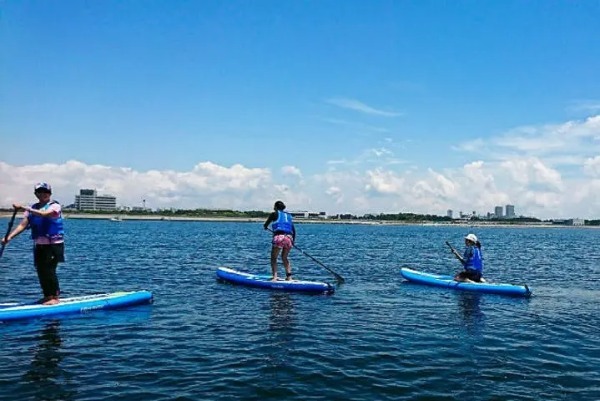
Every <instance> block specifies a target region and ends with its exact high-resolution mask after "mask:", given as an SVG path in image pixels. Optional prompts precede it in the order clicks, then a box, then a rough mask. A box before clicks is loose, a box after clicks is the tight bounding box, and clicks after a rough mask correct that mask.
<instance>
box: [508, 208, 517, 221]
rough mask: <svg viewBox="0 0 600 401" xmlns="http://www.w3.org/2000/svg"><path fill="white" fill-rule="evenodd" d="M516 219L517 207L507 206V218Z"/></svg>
mask: <svg viewBox="0 0 600 401" xmlns="http://www.w3.org/2000/svg"><path fill="white" fill-rule="evenodd" d="M515 217H516V216H515V205H506V218H507V219H514V218H515Z"/></svg>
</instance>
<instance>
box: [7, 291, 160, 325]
mask: <svg viewBox="0 0 600 401" xmlns="http://www.w3.org/2000/svg"><path fill="white" fill-rule="evenodd" d="M151 302H152V293H151V292H150V291H130V292H113V293H111V294H96V295H85V296H81V297H72V298H61V299H60V303H58V304H56V305H40V304H38V303H0V321H2V322H6V321H10V320H21V319H31V318H38V317H45V316H52V315H64V314H69V313H88V312H92V311H95V310H101V309H117V308H123V307H127V306H133V305H140V304H148V303H151Z"/></svg>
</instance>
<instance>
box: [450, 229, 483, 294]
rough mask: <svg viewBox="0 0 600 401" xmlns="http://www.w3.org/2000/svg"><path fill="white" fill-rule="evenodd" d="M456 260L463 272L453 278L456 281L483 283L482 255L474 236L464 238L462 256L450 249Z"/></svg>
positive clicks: (469, 235)
mask: <svg viewBox="0 0 600 401" xmlns="http://www.w3.org/2000/svg"><path fill="white" fill-rule="evenodd" d="M450 249H451V250H452V253H453V254H454V256H456V258H457V259H458V260H459V261H460V263H462V265H463V267H464V270H463V271H461V272H459V273H458V274H457V275H456V276H454V280H456V281H465V282H477V283H480V282H483V281H484V280H483V277H482V275H483V254H482V253H481V243H480V242H479V240H478V239H477V236H476V235H475V234H468V235H467V236H465V250H464V252H463V254H462V256H461V255H460V254H459V253H458V251H457V250H456V249H454V248H452V247H451V248H450Z"/></svg>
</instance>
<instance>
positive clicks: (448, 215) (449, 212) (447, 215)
mask: <svg viewBox="0 0 600 401" xmlns="http://www.w3.org/2000/svg"><path fill="white" fill-rule="evenodd" d="M453 214H454V213H453V212H452V209H448V211H447V212H446V217H450V218H452V215H453Z"/></svg>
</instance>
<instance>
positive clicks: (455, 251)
mask: <svg viewBox="0 0 600 401" xmlns="http://www.w3.org/2000/svg"><path fill="white" fill-rule="evenodd" d="M446 245H448V246H449V247H450V250H451V251H452V253H453V254H454V256H456V259H458V260H459V261H460V263H462V264H463V265H464V264H465V261H464V259H463V258H462V256H461V255H460V253H458V251H457V250H456V249H454V247H453V246H452V245H450V243H449V242H448V241H446Z"/></svg>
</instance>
